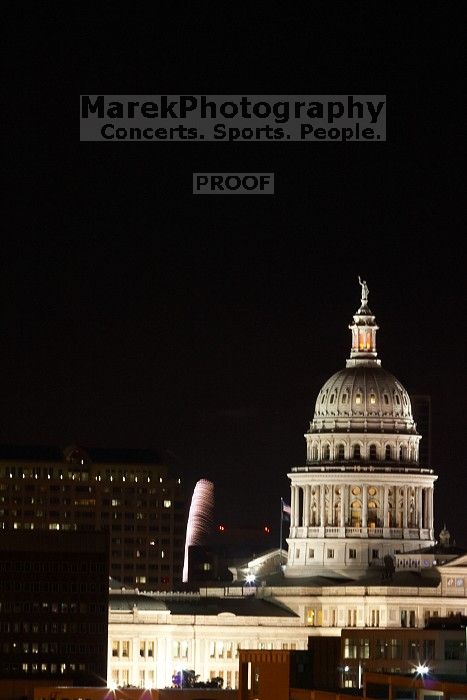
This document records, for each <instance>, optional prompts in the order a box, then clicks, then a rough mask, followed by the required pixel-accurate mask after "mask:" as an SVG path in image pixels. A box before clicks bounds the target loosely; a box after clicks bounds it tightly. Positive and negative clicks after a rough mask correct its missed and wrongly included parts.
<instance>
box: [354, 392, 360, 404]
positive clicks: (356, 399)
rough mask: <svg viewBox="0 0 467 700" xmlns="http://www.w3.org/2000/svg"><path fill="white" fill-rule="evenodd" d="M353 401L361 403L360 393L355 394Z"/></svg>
mask: <svg viewBox="0 0 467 700" xmlns="http://www.w3.org/2000/svg"><path fill="white" fill-rule="evenodd" d="M355 403H358V404H360V403H362V395H361V394H357V395H356V397H355Z"/></svg>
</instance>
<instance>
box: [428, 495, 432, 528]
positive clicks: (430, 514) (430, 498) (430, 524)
mask: <svg viewBox="0 0 467 700" xmlns="http://www.w3.org/2000/svg"><path fill="white" fill-rule="evenodd" d="M427 491H428V523H427V524H428V527H429V528H430V530H433V486H430V488H429V489H427Z"/></svg>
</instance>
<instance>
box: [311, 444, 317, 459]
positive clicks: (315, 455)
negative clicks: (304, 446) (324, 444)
mask: <svg viewBox="0 0 467 700" xmlns="http://www.w3.org/2000/svg"><path fill="white" fill-rule="evenodd" d="M311 459H312V460H313V461H314V462H316V460H317V459H318V448H317V446H316V445H313V447H312V448H311Z"/></svg>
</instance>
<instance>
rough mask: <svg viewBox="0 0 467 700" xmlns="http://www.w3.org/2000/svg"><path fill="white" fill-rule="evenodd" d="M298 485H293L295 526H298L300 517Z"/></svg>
mask: <svg viewBox="0 0 467 700" xmlns="http://www.w3.org/2000/svg"><path fill="white" fill-rule="evenodd" d="M298 488H299V487H298V486H296V485H295V486H292V503H293V511H292V514H293V526H294V527H298V517H299V505H300V504H299V495H298V493H299V492H298Z"/></svg>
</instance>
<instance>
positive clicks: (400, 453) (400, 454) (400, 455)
mask: <svg viewBox="0 0 467 700" xmlns="http://www.w3.org/2000/svg"><path fill="white" fill-rule="evenodd" d="M403 459H404V450H403V449H402V445H401V446H400V447H399V460H400V461H401V462H402V460H403Z"/></svg>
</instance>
